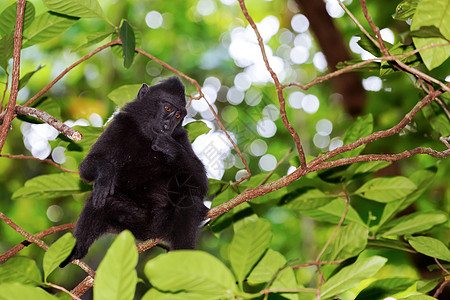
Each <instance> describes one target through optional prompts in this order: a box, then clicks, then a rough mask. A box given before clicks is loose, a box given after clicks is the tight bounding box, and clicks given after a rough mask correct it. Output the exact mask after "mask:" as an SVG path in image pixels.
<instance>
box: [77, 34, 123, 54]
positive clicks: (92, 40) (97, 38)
mask: <svg viewBox="0 0 450 300" xmlns="http://www.w3.org/2000/svg"><path fill="white" fill-rule="evenodd" d="M113 33H114V31H110V32H96V33H93V34H91V35H89V36H88V37H87V41H86V43H84V44H82V45H80V46H78V47H76V48H75V49H73V50H72V51H71V52H78V51H80V50H83V49H86V48H88V47H90V46H92V45H95V44H97V43H100V42H101V41H103V40H104V39H106V38H107V37H109V36H110V35H112V34H113Z"/></svg>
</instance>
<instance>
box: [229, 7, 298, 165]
mask: <svg viewBox="0 0 450 300" xmlns="http://www.w3.org/2000/svg"><path fill="white" fill-rule="evenodd" d="M238 1H239V5H240V7H241V10H242V13H243V14H244V16H245V18H246V19H247V21H248V23H249V24H250V26H251V27H252V28H253V31H254V32H255V34H256V38H257V40H258V45H259V48H260V50H261V54H262V57H263V60H264V64H265V65H266V69H267V71H269V73H270V76H271V77H272V79H273V81H274V83H275V87H276V90H277V95H278V102H279V103H280V116H281V119H282V120H283V125H284V127H286V129H287V130H288V131H289V133H290V134H291V135H292V138H293V139H294V142H295V146H296V147H297V151H298V155H299V158H300V167H301V168H302V169H304V168H306V158H305V152H304V151H303V146H302V143H301V141H300V137H299V135H298V133H297V131H295V129H294V127H292V125H291V123H289V120H288V118H287V115H286V100H285V99H284V96H283V86H282V85H281V83H280V81H279V79H278V76H277V74H275V72H274V71H273V69H272V67H271V66H270V64H269V60H268V59H267V54H266V50H265V48H264V42H263V40H262V37H261V35H260V33H259V31H258V28H257V27H256V24H255V22H254V21H253V19H252V17H251V16H250V15H249V13H248V11H247V7H246V6H245V2H244V0H238Z"/></svg>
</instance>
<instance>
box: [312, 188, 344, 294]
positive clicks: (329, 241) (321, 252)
mask: <svg viewBox="0 0 450 300" xmlns="http://www.w3.org/2000/svg"><path fill="white" fill-rule="evenodd" d="M344 200H345V209H344V212H343V214H342V216H341V219H340V220H339V223H338V224H337V226H336V228H335V229H334V231H333V234H332V235H331V236H330V238H329V239H328V241H327V242H326V243H325V245H324V246H323V248H322V250H321V251H320V253H319V255H317V258H316V262H319V261H320V258H321V257H322V255H323V253H324V252H325V250H326V249H327V248H328V246H329V245H330V243H331V241H333V239H334V237H335V236H336V234H337V232H338V230H339V228H341V226H342V224H343V223H344V220H345V217H346V216H347V211H348V206H349V205H350V200H349V199H348V194H347V191H346V190H345V189H344ZM316 268H317V272H318V273H319V284H318V286H317V292H316V295H317V300H320V289H321V287H322V282H323V281H324V280H325V278H324V277H323V274H322V272H321V271H320V265H316Z"/></svg>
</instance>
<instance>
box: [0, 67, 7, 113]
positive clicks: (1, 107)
mask: <svg viewBox="0 0 450 300" xmlns="http://www.w3.org/2000/svg"><path fill="white" fill-rule="evenodd" d="M8 86H9V74H8V72H6V82H5V89H4V90H3V95H2V102H1V103H0V113H3V101H5V97H6V91H7V90H8Z"/></svg>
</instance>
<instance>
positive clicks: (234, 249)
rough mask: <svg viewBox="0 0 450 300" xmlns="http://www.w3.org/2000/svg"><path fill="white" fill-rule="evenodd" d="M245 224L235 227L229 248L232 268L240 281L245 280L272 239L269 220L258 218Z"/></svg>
mask: <svg viewBox="0 0 450 300" xmlns="http://www.w3.org/2000/svg"><path fill="white" fill-rule="evenodd" d="M245 225H246V226H241V227H240V228H239V230H236V229H235V233H234V236H233V239H232V241H231V244H230V248H229V259H230V263H231V268H232V269H233V271H234V274H235V275H236V278H237V280H238V282H242V281H244V279H245V278H246V277H247V275H248V273H250V271H251V269H252V268H253V266H254V265H255V264H256V262H257V261H258V260H259V259H260V258H261V257H262V255H263V254H264V252H265V251H266V250H267V248H268V247H269V244H270V241H271V239H272V232H271V230H270V224H269V222H267V221H264V220H261V219H257V220H256V221H251V222H247V223H246V224H245Z"/></svg>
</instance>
